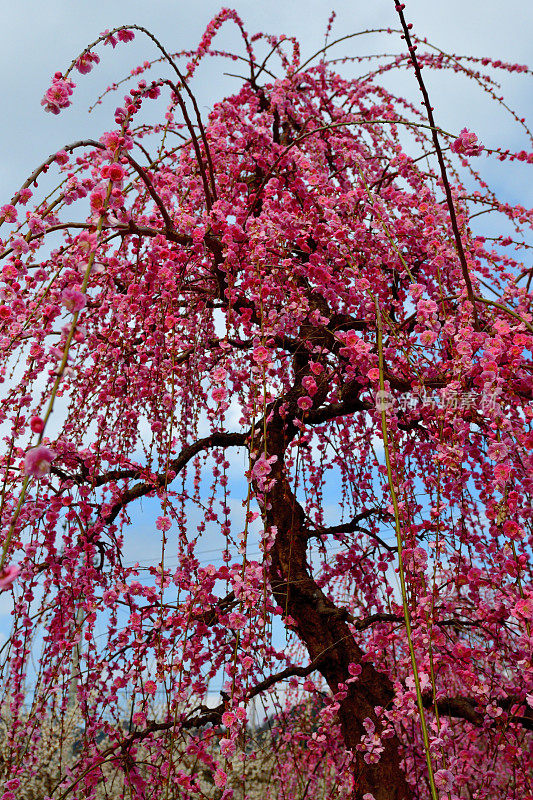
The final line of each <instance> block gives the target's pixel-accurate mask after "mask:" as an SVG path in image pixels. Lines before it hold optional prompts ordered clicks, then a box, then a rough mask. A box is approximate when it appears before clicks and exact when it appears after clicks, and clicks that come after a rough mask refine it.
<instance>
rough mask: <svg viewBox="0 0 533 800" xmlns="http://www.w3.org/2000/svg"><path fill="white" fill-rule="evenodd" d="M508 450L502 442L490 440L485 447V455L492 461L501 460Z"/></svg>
mask: <svg viewBox="0 0 533 800" xmlns="http://www.w3.org/2000/svg"><path fill="white" fill-rule="evenodd" d="M508 452H509V451H508V449H507V447H506V446H505V445H504V443H503V442H491V443H490V444H489V446H488V448H487V455H488V457H489V458H491V459H492V460H493V461H503V460H504V458H505V457H506V455H507V453H508Z"/></svg>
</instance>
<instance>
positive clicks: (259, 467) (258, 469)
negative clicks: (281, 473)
mask: <svg viewBox="0 0 533 800" xmlns="http://www.w3.org/2000/svg"><path fill="white" fill-rule="evenodd" d="M277 459H278V457H277V456H270V458H266V457H265V454H264V453H262V454H261V456H260V457H259V458H258V459H257V461H256V462H255V464H254V468H253V470H252V473H253V476H254V478H256V479H262V478H266V476H267V475H269V474H270V472H271V471H272V467H271V466H270V465H271V464H273V463H274V461H277Z"/></svg>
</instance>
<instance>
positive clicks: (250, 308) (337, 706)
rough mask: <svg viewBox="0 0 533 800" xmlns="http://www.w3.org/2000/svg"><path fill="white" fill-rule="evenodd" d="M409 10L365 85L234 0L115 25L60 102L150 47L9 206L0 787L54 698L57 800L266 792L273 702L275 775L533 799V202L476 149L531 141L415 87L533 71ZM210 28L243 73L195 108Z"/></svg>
mask: <svg viewBox="0 0 533 800" xmlns="http://www.w3.org/2000/svg"><path fill="white" fill-rule="evenodd" d="M396 10H397V12H398V18H399V23H400V25H399V30H398V31H392V32H391V31H388V33H389V34H390V35H391V36H392V37H394V39H395V41H396V43H398V42H401V45H402V47H401V48H400V54H399V55H394V56H382V57H380V59H378V61H377V62H374V65H373V66H372V64H373V62H372V61H370V67H369V66H368V64H369V61H368V59H367V58H363V57H362V56H361V57H359V56H352V57H350V58H346V59H345V66H344V67H343V69H344V73H346V72H347V71H348V72H349V76H348V77H346V76H344V77H342V76H341V75H340V74H338V72H336V71H335V69H334V65H333V64H332V63H330V61H329V56H330V53H331V52H333V51H332V50H331V49H330V47H331V46H332V45H333V44H334V42H331V43H330V44H326V46H325V47H324V49H323V50H322V51H321V52H320V53H318V55H317V56H316V57H314V58H313V59H311V60H310V61H307V62H305V63H302V60H301V58H300V51H299V47H298V44H297V42H295V41H293V40H292V39H288V38H285V37H283V36H282V37H275V36H267V35H256V36H253V37H251V38H250V37H249V36H248V35H247V33H246V31H245V30H244V28H243V25H242V23H241V21H240V19H239V18H238V16H237V15H236V13H235V12H233V11H229V10H227V9H226V10H223V11H222V12H221V13H220V14H219V15H218V16H217V17H215V18H214V19H213V21H212V22H211V23H210V24H209V26H208V28H207V30H206V32H205V35H204V37H203V38H202V40H201V42H200V45H199V47H198V48H197V49H196V50H195V51H193V52H192V53H171V52H169V51H167V50H166V49H165V48H164V47H163V45H162V44H161V43H160V42H159V41H158V40H157V39H156V38H155V37H154V36H153V35H152V34H151V33H150V32H149V31H147V30H144V29H142V28H140V27H138V26H135V25H132V26H129V27H124V28H120V29H117V30H114V31H112V32H109V31H106V32H105V33H104V34H103V35H102V36H101V37H100V38H99V39H98V40H97V41H96V42H94V43H93V44H92V45H90V46H89V47H88V48H87V49H86V50H85V51H84V52H83V53H82V54H81V55H80V56H79V57H78V58H77V59H76V60H75V61H74V62H73V64H72V65H71V67H70V68H69V69H68V70H67V71H66V72H57V73H56V74H55V76H54V78H53V82H52V85H51V88H50V89H49V90H48V91H47V92H46V94H45V96H44V99H43V105H44V107H45V110H46V111H50V112H52V113H54V114H58V113H59V112H60V111H61V110H62V109H64V108H65V107H67V106H69V105H70V104H71V101H72V99H73V98H72V95H73V90H74V88H75V85H74V83H73V82H72V76H73V75H74V74H75V73H76V71H77V72H78V73H82V74H84V73H86V72H88V71H89V70H90V69H91V68H92V67H94V66H95V65H97V64H98V61H99V56H98V52H97V51H98V49H99V47H100V45H101V44H102V43H103V44H104V45H105V44H112V45H113V47H115V45H117V44H120V43H121V42H122V43H126V42H128V41H129V40H131V39H132V38H133V37H134V35H137V36H139V35H142V36H145V37H148V40H151V41H149V45H150V46H151V47H153V48H154V49H155V61H153V62H145V63H144V65H143V66H142V67H140V68H138V69H136V70H134V71H133V72H132V75H131V76H130V77H129V79H128V80H129V82H130V84H129V85H128V86H127V89H128V90H129V89H130V86H131V87H132V88H131V90H130V91H129V93H128V94H127V95H126V97H125V99H124V102H123V104H122V105H121V106H120V107H119V108H117V110H116V112H115V117H114V124H113V125H112V126H111V127H110V129H109V130H108V131H106V132H105V133H104V134H103V135H102V137H101V138H100V139H99V140H98V141H96V140H80V141H77V142H75V143H72V144H68V145H66V146H63V147H62V148H61V149H60V150H59V151H58V152H56V153H54V154H53V155H52V156H50V158H48V159H47V160H46V161H45V162H44V163H43V164H42V165H41V166H40V167H38V168H37V169H36V170H35V171H34V172H33V173H32V174H31V175H30V177H29V178H28V180H27V181H26V183H25V184H24V185H23V186H22V188H21V189H20V191H18V192H17V194H16V195H15V197H13V198H12V200H11V201H10V202H9V203H7V204H6V205H4V206H3V208H2V210H1V218H2V222H3V223H4V230H5V231H7V233H4V239H3V240H2V241H1V242H0V244H1V250H2V289H1V291H2V305H1V306H0V326H1V328H0V333H1V338H0V346H1V353H2V360H3V361H2V363H3V366H2V370H3V372H2V374H3V381H4V386H5V391H4V400H3V405H2V411H1V416H2V424H3V434H4V441H5V443H6V447H5V449H4V451H3V453H2V462H1V463H2V500H1V508H2V537H3V554H2V561H1V570H2V571H1V575H0V584H1V588H2V589H3V590H4V591H5V592H6V596H7V593H9V594H12V597H13V600H14V606H13V616H12V631H11V635H10V638H9V639H8V640H7V641H6V642H5V644H4V646H3V648H2V659H3V660H2V675H3V701H2V706H1V713H2V731H1V734H0V735H1V742H0V744H1V748H2V750H1V753H2V761H1V762H0V769H1V771H2V787H3V791H4V794H3V795H2V797H3V800H13V798H15V797H25V796H31V797H37V796H39V797H42V796H44V795H43V793H41V794H35V792H34V794H31V791H33V790H32V789H31V787H32V785H33V784H32V781H33V782H34V783H35V780H36V779H37V778H38V777H39V776H40V775H41V773H42V771H43V769H44V767H43V764H42V750H43V737H44V731H45V729H46V727H47V725H51V724H52V723H53V724H55V726H56V728H55V729H56V731H57V735H56V739H54V741H55V742H56V745H55V747H56V750H55V751H54V753H53V754H52V755H50V757H49V759H48V761H49V765H50V764H51V763H52V761H53V762H54V764H55V767H54V769H55V771H54V772H53V775H50V776H49V780H48V783H47V784H46V791H45V792H44V794H46V796H47V797H52V798H54V800H55V798H60V799H61V800H64V798H67V797H70V798H93V797H102V798H103V797H115V796H117V797H128V798H129V797H141V798H148V797H153V798H200V797H213V798H226V797H227V798H229V797H231V796H235V797H247V796H253V795H254V791H257V788H256V787H255V788H254V780H252V779H251V778H250V775H251V774H253V769H254V764H255V767H256V768H257V764H258V763H259V764H260V763H261V758H263V757H264V755H263V754H262V752H261V747H260V743H257V742H256V743H255V744H254V742H253V741H250V736H251V734H252V733H253V730H252V731H251V729H250V726H249V724H248V722H249V717H250V709H251V704H252V701H255V702H257V703H259V702H260V701H261V700H262V701H263V702H264V703H265V704H266V708H267V709H268V710H270V713H272V712H273V711H274V712H275V715H276V720H277V721H276V725H275V729H274V731H273V732H272V734H271V735H270V738H269V740H268V751H269V755H270V756H271V760H270V761H269V765H268V776H267V775H263V776H262V781H263V782H262V784H261V786H262V788H261V791H260V794H261V796H264V797H269V798H275V797H280V798H281V797H283V798H304V797H305V798H309V800H312V798H316V800H318V798H325V797H328V798H329V797H332V798H333V797H337V798H357V799H358V800H362V798H364V800H371V798H375V800H393V799H394V800H403V799H404V798H430V797H431V798H433V799H434V800H435V798H437V797H442V798H449V799H450V800H451V799H453V798H490V800H496V799H500V798H502V799H503V798H518V797H521V798H524V797H529V796H531V795H532V793H533V781H532V777H531V776H532V766H533V762H532V759H531V752H532V748H531V731H532V730H533V712H532V705H533V675H532V671H531V652H532V650H531V646H532V643H533V642H532V638H531V618H532V610H533V591H532V584H531V560H530V554H531V545H532V542H533V539H532V535H533V534H532V528H531V517H532V508H531V466H532V459H531V444H532V441H533V439H532V432H531V420H532V417H533V413H532V407H531V399H532V388H533V382H532V377H531V369H530V365H529V364H528V357H529V356H530V355H531V350H532V341H533V340H532V332H533V328H532V315H531V297H532V295H531V292H530V291H529V288H530V282H531V276H532V271H531V268H530V267H527V265H524V263H522V262H521V261H520V258H521V257H522V255H527V256H528V254H529V250H528V244H527V242H528V240H527V233H528V229H529V227H530V225H531V221H532V214H531V212H530V211H528V210H527V209H525V208H523V207H521V206H519V205H516V206H511V205H509V204H507V203H505V202H502V201H500V200H499V199H498V197H497V196H496V194H495V193H494V192H493V191H492V189H491V188H490V187H489V186H488V185H487V184H486V183H485V182H484V181H483V180H482V178H481V177H480V175H479V173H478V172H477V171H476V167H477V165H478V164H480V163H482V159H486V158H490V157H493V158H496V159H498V158H499V159H500V160H505V159H508V160H518V161H520V162H523V163H524V168H527V167H526V166H525V165H526V164H527V163H531V162H532V160H533V157H532V155H531V153H530V152H526V151H521V152H510V151H509V150H506V149H504V145H503V143H502V146H501V147H500V149H496V150H488V149H484V148H483V147H482V145H481V144H480V143H479V142H478V140H477V137H476V136H475V135H474V134H473V133H471V132H469V131H467V130H466V129H463V130H462V131H461V132H460V133H458V132H457V131H456V132H447V131H444V130H442V129H440V128H439V127H438V124H437V122H438V120H436V119H435V118H434V113H435V114H436V115H437V116H438V114H437V112H434V111H433V109H432V102H433V98H430V97H429V96H428V93H427V90H426V85H425V82H424V75H425V74H426V72H427V71H428V69H430V68H431V69H435V70H450V71H453V72H456V73H461V74H462V75H463V76H466V77H468V78H471V79H472V80H473V81H475V82H477V84H478V85H479V87H480V91H485V92H487V93H488V94H489V95H490V96H491V97H492V98H493V99H494V102H495V103H501V104H503V101H502V99H501V97H500V96H499V94H498V90H497V84H496V82H495V79H494V71H495V70H497V69H499V70H503V71H507V72H528V70H527V69H526V68H525V67H522V66H519V65H509V64H503V63H501V62H499V61H497V62H495V61H492V60H490V59H488V58H484V59H475V58H463V57H457V56H450V55H446V54H444V53H442V52H441V51H440V50H438V49H436V48H433V47H431V46H430V45H428V44H427V43H422V46H421V42H420V41H419V40H418V39H417V38H416V37H415V36H414V35H413V34H412V33H411V26H410V25H408V24H407V23H406V21H405V18H404V12H403V6H400V5H398V6H396ZM227 21H233V22H234V23H235V24H236V25H237V26H238V28H239V30H240V32H241V34H242V39H243V42H244V48H243V52H244V56H243V55H238V56H236V55H231V54H228V53H225V52H218V51H216V50H215V49H214V44H213V39H214V37H215V35H216V33H217V31H218V29H219V28H220V26H221V25H222V24H223V23H224V22H227ZM330 28H331V21H330V26H329V28H328V33H329V32H330ZM400 36H401V40H400ZM347 41H348V42H350V41H351V42H352V43H353V42H354V41H361V40H353V39H351V40H350V38H348V39H346V38H345V40H344V45H346V42H347ZM417 43H418V45H419V49H417ZM208 55H218V56H220V57H223V58H231V59H233V61H234V62H235V65H236V67H235V68H238V69H240V70H241V71H242V72H243V75H242V77H241V79H240V84H239V85H240V88H239V90H238V91H237V93H236V94H234V95H233V96H231V97H228V98H226V99H223V100H221V101H220V102H218V103H217V104H216V105H215V106H214V108H213V110H212V111H211V113H210V114H209V115H208V116H206V118H205V119H202V118H201V115H200V111H199V108H198V104H197V102H196V100H195V96H194V93H193V84H194V80H193V79H194V75H195V71H196V69H197V66H198V65H199V63H200V62H201V61H202V59H205V57H206V56H208ZM401 69H405V70H406V80H408V79H409V80H411V82H412V83H413V85H414V86H416V82H418V87H419V89H420V91H421V93H422V105H418V104H417V105H413V104H411V103H410V102H408V101H407V100H405V99H402V98H399V97H396V96H393V95H392V94H391V93H390V92H389V91H387V90H386V89H385V88H384V87H383V86H382V85H381V83H380V79H381V77H382V76H383V75H384V74H385V73H387V72H388V71H390V70H401ZM154 75H156V77H155V78H153V76H154ZM517 79H519V78H517ZM114 88H115V89H116V88H117V87H116V86H115V87H114ZM106 97H107V93H104V97H103V100H105V99H106ZM158 98H159V99H158ZM154 102H155V104H156V105H155V106H154ZM162 102H163V104H164V105H163V107H164V108H165V109H166V113H163V114H162V115H161V118H160V119H159V121H157V122H156V123H151V122H149V121H147V120H148V119H149V116H150V115H149V113H148V111H149V110H150V108H152V107H156V108H161V105H160V104H161V103H162ZM150 104H152V105H150ZM437 110H438V107H437ZM511 113H512V112H511ZM152 116H153V115H152ZM513 116H514V119H515V121H516V123H517V124H518V125H521V127H522V129H523V132H524V135H525V136H526V137H527V138H528V141H529V143H531V134H530V131H529V129H528V128H527V126H526V123H525V120H523V119H520V118H519V117H518V116H517V115H515V114H513ZM475 157H480V158H478V159H477V160H476V159H475ZM47 172H48V173H49V174H48V175H47V176H46V178H45V177H44V174H45V173H47ZM58 173H59V182H58V181H57V179H56V180H55V181H54V178H53V177H51V176H52V175H54V174H55V175H56V176H57V174H58ZM461 175H462V176H463V177H462V178H461ZM47 182H48V183H47ZM38 183H39V187H40V188H39V192H41V194H38V193H37V189H36V187H37V184H38ZM45 184H46V186H47V188H46V189H45V191H43V185H45ZM32 196H33V199H32ZM30 209H31V210H30ZM488 212H490V213H491V220H492V224H491V231H492V233H493V235H492V236H490V237H489V236H486V235H484V236H482V235H480V233H476V229H475V226H476V223H477V219H475V218H477V217H478V216H479V215H480V214H485V213H488ZM143 498H146V499H145V500H144V504H143ZM241 501H242V507H241ZM154 508H157V511H156V512H155V513H153V510H154ZM139 527H141V528H142V536H143V538H144V541H145V542H146V547H147V549H150V548H151V552H154V550H155V548H154V542H157V543H158V545H157V546H158V547H159V548H160V557H159V559H158V558H156V557H154V559H153V561H152V562H150V564H149V566H148V567H147V568H142V567H141V566H140V565H139V564H138V563H135V564H133V563H131V562H130V561H127V560H126V559H125V558H124V556H123V552H127V547H128V541H129V537H131V536H132V535H133V534H132V530H133V529H134V528H135V529H136V530H137V534H138V530H139ZM206 542H209V543H210V546H211V547H216V548H217V552H215V554H214V555H213V553H211V554H210V560H211V561H212V562H213V563H207V562H206V559H205V552H204V551H205V549H206ZM213 542H214V543H215V544H213ZM258 553H259V555H258ZM210 686H211V687H213V686H215V688H217V690H220V693H219V695H218V697H217V699H216V700H215V701H214V702H213V691H214V690H213V689H212V690H211V691H210V692H209V687H210ZM220 687H222V688H220ZM282 689H283V691H282ZM124 698H126V699H127V702H126V712H127V713H126V712H125V706H124V702H123V700H124ZM156 699H157V702H155V700H156ZM208 699H209V702H208ZM71 712H72V713H75V714H76V715H77V720H78V722H77V723H76V724H77V727H76V736H77V740H76V741H75V743H74V744H75V746H74V747H71V748H68V747H66V734H65V730H66V722H65V720H66V719H67V717H68V714H69V713H71ZM263 744H264V740H263ZM256 772H257V769H256ZM43 780H44V779H43ZM257 780H259V778H258V779H257ZM42 785H44V784H42ZM28 793H29V794H28ZM47 793H48V794H47Z"/></svg>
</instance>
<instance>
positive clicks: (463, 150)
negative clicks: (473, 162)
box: [450, 128, 483, 156]
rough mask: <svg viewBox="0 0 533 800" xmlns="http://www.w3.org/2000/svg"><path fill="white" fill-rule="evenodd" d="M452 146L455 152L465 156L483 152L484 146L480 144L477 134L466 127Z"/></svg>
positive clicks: (477, 154)
mask: <svg viewBox="0 0 533 800" xmlns="http://www.w3.org/2000/svg"><path fill="white" fill-rule="evenodd" d="M450 147H451V149H452V150H453V152H454V153H459V154H460V155H464V156H479V155H480V154H481V153H482V152H483V147H482V145H481V144H479V142H478V140H477V136H476V134H475V133H472V131H469V130H467V129H466V128H463V129H462V131H461V133H460V134H459V136H458V137H457V139H455V140H454V141H453V142H452V144H451V145H450Z"/></svg>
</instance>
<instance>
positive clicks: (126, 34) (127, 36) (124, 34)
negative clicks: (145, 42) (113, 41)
mask: <svg viewBox="0 0 533 800" xmlns="http://www.w3.org/2000/svg"><path fill="white" fill-rule="evenodd" d="M117 37H118V39H119V41H121V42H131V41H132V39H135V34H134V33H133V31H129V30H127V29H125V30H122V31H119V32H118V33H117Z"/></svg>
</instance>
